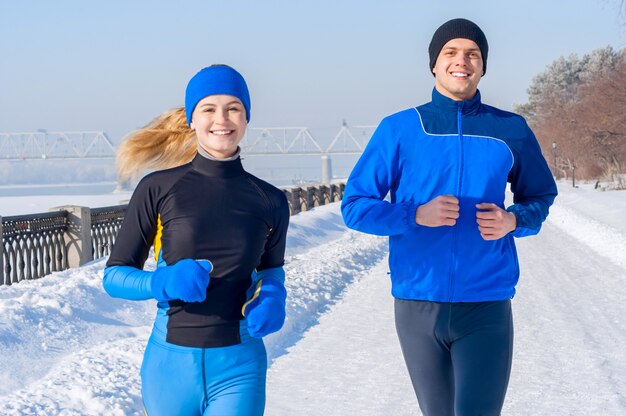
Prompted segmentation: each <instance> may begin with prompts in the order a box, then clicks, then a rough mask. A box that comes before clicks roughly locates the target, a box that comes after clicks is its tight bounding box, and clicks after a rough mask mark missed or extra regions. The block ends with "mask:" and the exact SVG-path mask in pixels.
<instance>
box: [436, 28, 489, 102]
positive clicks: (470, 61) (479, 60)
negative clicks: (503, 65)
mask: <svg viewBox="0 0 626 416" xmlns="http://www.w3.org/2000/svg"><path fill="white" fill-rule="evenodd" d="M433 73H434V74H435V88H436V89H437V91H439V92H440V93H441V94H442V95H445V96H446V97H448V98H452V99H453V100H455V101H460V100H469V99H471V98H473V97H474V95H476V91H477V90H478V83H479V82H480V78H481V77H482V76H483V57H482V55H481V53H480V48H479V47H478V45H477V44H476V42H474V41H473V40H469V39H463V38H457V39H452V40H450V41H449V42H448V43H446V44H445V45H444V46H443V48H442V49H441V52H439V56H437V61H436V62H435V67H434V68H433Z"/></svg>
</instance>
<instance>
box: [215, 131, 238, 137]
mask: <svg viewBox="0 0 626 416" xmlns="http://www.w3.org/2000/svg"><path fill="white" fill-rule="evenodd" d="M234 132H235V130H211V134H213V135H215V136H224V137H225V136H230V135H231V134H233V133H234Z"/></svg>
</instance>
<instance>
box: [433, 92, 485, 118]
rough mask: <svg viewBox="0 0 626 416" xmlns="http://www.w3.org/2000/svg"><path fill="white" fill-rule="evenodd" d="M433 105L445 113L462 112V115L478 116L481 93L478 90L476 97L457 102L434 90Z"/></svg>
mask: <svg viewBox="0 0 626 416" xmlns="http://www.w3.org/2000/svg"><path fill="white" fill-rule="evenodd" d="M433 104H435V106H436V107H437V108H440V109H441V110H443V111H455V112H457V111H459V110H460V111H461V113H462V114H476V113H477V112H478V110H479V109H480V106H481V101H480V91H478V90H476V95H474V97H473V98H471V99H469V100H463V101H455V100H453V99H452V98H448V97H446V96H445V95H443V94H441V93H440V92H439V91H437V89H436V88H433Z"/></svg>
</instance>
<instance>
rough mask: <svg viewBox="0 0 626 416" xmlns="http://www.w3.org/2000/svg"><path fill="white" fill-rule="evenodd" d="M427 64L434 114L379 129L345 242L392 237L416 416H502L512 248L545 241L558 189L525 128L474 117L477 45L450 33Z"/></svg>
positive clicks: (350, 195) (425, 108)
mask: <svg viewBox="0 0 626 416" xmlns="http://www.w3.org/2000/svg"><path fill="white" fill-rule="evenodd" d="M428 51H429V55H430V70H431V71H432V73H433V75H434V76H435V88H434V89H433V92H432V101H431V102H429V103H427V104H424V105H421V106H419V107H416V108H411V109H408V110H405V111H401V112H399V113H396V114H393V115H391V116H389V117H386V118H385V119H383V121H382V122H381V123H380V125H379V126H378V128H377V129H376V131H375V133H374V135H373V136H372V138H371V140H370V142H369V144H368V145H367V148H366V149H365V151H364V152H363V155H362V156H361V158H360V159H359V161H358V163H357V164H356V166H355V168H354V170H353V171H352V174H351V175H350V178H349V180H348V184H347V186H346V190H345V194H344V200H343V203H342V207H341V208H342V213H343V217H344V220H345V222H346V224H347V225H348V226H349V227H350V228H353V229H356V230H359V231H362V232H366V233H371V234H377V235H388V236H389V265H390V270H391V281H392V295H393V296H394V298H395V316H396V330H397V332H398V337H399V340H400V345H401V347H402V352H403V355H404V359H405V362H406V365H407V368H408V371H409V374H410V376H411V381H412V383H413V388H414V389H415V393H416V395H417V399H418V402H419V406H420V408H421V410H422V413H423V414H424V415H425V416H431V415H433V416H446V415H456V416H459V415H499V414H500V411H501V408H502V404H503V402H504V396H505V394H506V389H507V385H508V380H509V374H510V370H511V357H512V351H513V323H512V315H511V302H510V300H511V298H512V297H513V295H514V294H515V285H516V284H517V281H518V278H519V267H518V262H517V254H516V250H515V244H514V242H513V237H524V236H528V235H534V234H537V233H538V232H539V230H540V228H541V224H542V222H543V221H544V220H545V218H546V216H547V215H548V208H549V207H550V205H551V204H552V202H553V201H554V198H555V197H556V195H557V190H556V184H555V183H554V180H553V178H552V175H551V173H550V171H549V169H548V166H547V164H546V161H545V160H544V158H543V156H542V154H541V149H540V148H539V145H538V143H537V140H536V139H535V137H534V135H533V133H532V131H531V130H530V129H529V127H528V126H527V124H526V122H525V121H524V119H523V118H522V117H520V116H518V115H516V114H512V113H509V112H505V111H502V110H499V109H496V108H494V107H491V106H487V105H485V104H482V103H481V99H480V92H479V91H478V83H479V82H480V79H481V77H482V76H483V75H484V74H485V71H486V69H487V54H488V44H487V39H486V37H485V35H484V33H483V31H482V30H481V29H480V28H479V27H478V26H477V25H476V24H475V23H473V22H471V21H469V20H466V19H453V20H450V21H448V22H446V23H444V24H443V25H442V26H441V27H439V28H438V29H437V31H436V32H435V34H434V35H433V38H432V41H431V43H430V46H429V49H428ZM507 182H510V184H511V191H512V192H513V195H514V197H513V202H514V203H513V205H511V206H510V207H508V208H506V209H505V208H504V196H505V190H506V186H507ZM388 193H389V195H390V199H389V200H386V199H385V198H386V196H387V194H388Z"/></svg>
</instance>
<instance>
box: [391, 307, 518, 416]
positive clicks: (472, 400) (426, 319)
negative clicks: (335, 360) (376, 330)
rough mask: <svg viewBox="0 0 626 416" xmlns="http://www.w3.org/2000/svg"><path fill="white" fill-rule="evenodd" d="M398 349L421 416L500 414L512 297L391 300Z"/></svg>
mask: <svg viewBox="0 0 626 416" xmlns="http://www.w3.org/2000/svg"><path fill="white" fill-rule="evenodd" d="M395 316H396V330H397V332H398V338H399V339H400V346H401V347H402V354H403V355H404V360H405V362H406V366H407V368H408V370H409V375H410V376H411V381H412V382H413V388H414V389H415V394H416V395H417V400H418V402H419V406H420V409H421V411H422V413H423V414H424V416H478V415H488V416H492V415H494V416H495V415H500V411H501V409H502V405H503V403H504V396H505V394H506V389H507V385H508V382H509V375H510V373H511V357H512V355H513V318H512V314H511V301H510V300H504V301H495V302H477V303H441V302H427V301H415V300H401V299H396V300H395Z"/></svg>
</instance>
